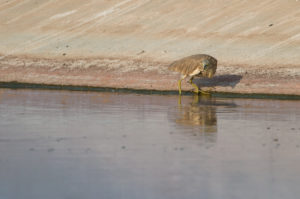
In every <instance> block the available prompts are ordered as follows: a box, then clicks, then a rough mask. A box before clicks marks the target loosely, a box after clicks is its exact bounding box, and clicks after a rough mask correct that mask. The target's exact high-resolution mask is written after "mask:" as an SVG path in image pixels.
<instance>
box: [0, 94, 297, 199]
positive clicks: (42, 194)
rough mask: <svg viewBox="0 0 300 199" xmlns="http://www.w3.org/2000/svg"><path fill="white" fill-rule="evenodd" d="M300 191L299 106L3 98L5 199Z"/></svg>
mask: <svg viewBox="0 0 300 199" xmlns="http://www.w3.org/2000/svg"><path fill="white" fill-rule="evenodd" d="M299 184H300V102H299V101H278V100H254V99H220V98H209V97H199V98H197V97H194V96H184V97H182V98H181V99H179V97H178V96H160V95H138V94H117V93H97V92H69V91H41V90H39V91H37V90H9V89H1V90H0V198H1V199H19V198H20V199H60V198H62V199H77V198H78V199H82V198H84V199H90V198H91V199H94V198H95V199H96V198H97V199H98V198H100V199H141V198H143V199H169V198H170V199H182V198H187V199H199V198H222V199H226V198H228V199H234V198H237V199H240V198H249V199H250V198H251V199H253V198H263V199H266V198H272V199H274V198H275V199H276V198H285V199H289V198H291V199H294V198H299V195H300V189H299Z"/></svg>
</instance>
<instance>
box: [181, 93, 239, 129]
mask: <svg viewBox="0 0 300 199" xmlns="http://www.w3.org/2000/svg"><path fill="white" fill-rule="evenodd" d="M179 97H180V96H179ZM219 106H223V107H224V106H230V107H232V106H235V104H233V103H225V102H218V101H217V100H216V99H215V98H212V97H210V96H198V95H195V96H194V98H193V101H192V102H191V103H188V104H186V105H182V103H181V97H180V98H179V112H178V116H177V118H176V119H175V122H176V123H177V124H179V125H183V126H197V127H200V132H204V133H215V132H217V129H218V126H217V107H219Z"/></svg>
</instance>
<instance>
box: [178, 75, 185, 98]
mask: <svg viewBox="0 0 300 199" xmlns="http://www.w3.org/2000/svg"><path fill="white" fill-rule="evenodd" d="M184 78H186V75H184V76H181V77H180V79H179V80H178V90H179V95H181V81H182V80H183V79H184Z"/></svg>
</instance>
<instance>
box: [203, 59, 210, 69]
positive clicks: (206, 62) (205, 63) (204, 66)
mask: <svg viewBox="0 0 300 199" xmlns="http://www.w3.org/2000/svg"><path fill="white" fill-rule="evenodd" d="M202 65H203V70H207V69H208V65H209V62H208V61H207V60H203V61H202Z"/></svg>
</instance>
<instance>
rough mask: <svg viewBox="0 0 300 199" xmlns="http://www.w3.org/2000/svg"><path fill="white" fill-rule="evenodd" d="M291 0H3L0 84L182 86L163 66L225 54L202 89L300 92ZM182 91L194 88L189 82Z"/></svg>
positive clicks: (297, 24) (299, 19)
mask: <svg viewBox="0 0 300 199" xmlns="http://www.w3.org/2000/svg"><path fill="white" fill-rule="evenodd" d="M299 7H300V2H299V1H295V0H286V1H281V0H275V1H274V0H264V1H259V0H253V1H240V0H231V1H227V0H211V1H206V0H197V1H195V0H189V1H181V0H169V1H158V0H112V1H106V0H105V1H92V0H76V1H74V0H64V1H58V0H51V1H50V0H43V1H35V0H26V1H23V0H10V1H7V0H0V54H1V56H0V82H10V81H18V82H25V83H38V84H56V85H82V86H96V87H116V88H133V89H152V90H176V89H177V82H176V80H177V79H178V75H177V74H176V73H173V72H169V71H168V70H167V65H168V64H169V63H170V62H172V61H174V60H176V59H179V58H182V57H184V56H188V55H192V54H198V53H206V54H210V55H212V56H214V57H216V58H217V59H218V61H219V66H218V70H217V74H216V77H215V78H213V79H211V80H206V79H198V80H196V82H197V83H198V84H199V85H200V86H201V87H202V88H204V89H208V90H214V91H219V92H234V93H266V94H289V95H300V65H299V63H300V62H299V61H300V34H299V33H300V9H299ZM183 89H184V90H191V89H192V87H191V86H190V85H188V84H184V85H183Z"/></svg>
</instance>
